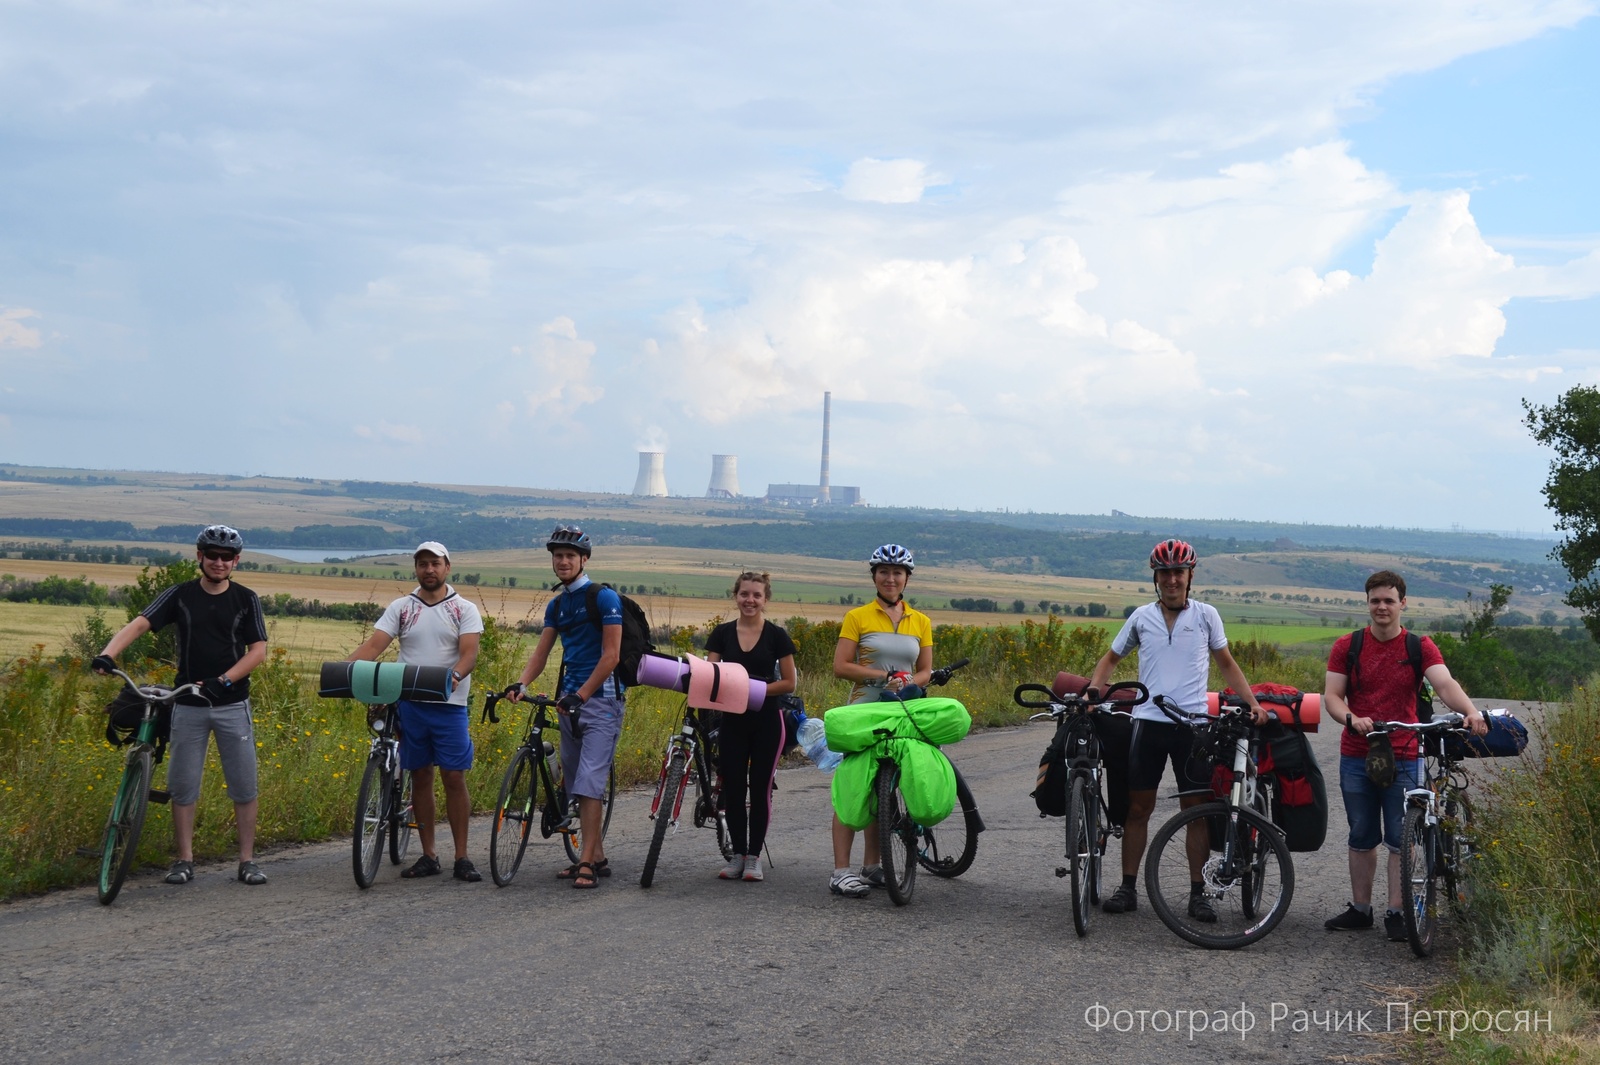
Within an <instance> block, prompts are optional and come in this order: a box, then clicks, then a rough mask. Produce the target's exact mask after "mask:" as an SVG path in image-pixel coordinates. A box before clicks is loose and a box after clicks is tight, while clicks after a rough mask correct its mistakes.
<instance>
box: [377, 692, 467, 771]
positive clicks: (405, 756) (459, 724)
mask: <svg viewBox="0 0 1600 1065" xmlns="http://www.w3.org/2000/svg"><path fill="white" fill-rule="evenodd" d="M395 706H396V707H398V708H399V711H400V768H401V769H405V770H408V771H409V770H412V769H421V768H423V767H424V766H430V765H436V766H438V767H439V768H440V769H449V770H457V769H460V770H467V769H471V768H472V735H471V734H470V733H469V732H468V731H467V716H468V715H467V708H466V707H465V706H458V705H456V704H455V703H413V702H408V701H406V700H404V699H402V700H400V701H399V702H398V703H396V704H395Z"/></svg>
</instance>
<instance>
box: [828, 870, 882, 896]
mask: <svg viewBox="0 0 1600 1065" xmlns="http://www.w3.org/2000/svg"><path fill="white" fill-rule="evenodd" d="M828 890H829V891H831V892H833V893H834V894H835V895H843V896H844V897H845V898H847V899H864V898H866V897H867V896H868V895H870V894H872V887H871V886H870V885H869V884H868V883H867V882H866V881H865V880H863V879H861V878H860V877H859V876H857V875H856V874H855V872H853V871H852V870H849V869H846V870H845V871H844V872H842V873H834V874H833V876H831V877H829V878H828Z"/></svg>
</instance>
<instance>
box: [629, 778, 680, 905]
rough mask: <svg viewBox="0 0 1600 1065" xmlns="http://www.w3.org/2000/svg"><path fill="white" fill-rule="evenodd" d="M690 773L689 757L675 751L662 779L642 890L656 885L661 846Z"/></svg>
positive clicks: (640, 879) (641, 876)
mask: <svg viewBox="0 0 1600 1065" xmlns="http://www.w3.org/2000/svg"><path fill="white" fill-rule="evenodd" d="M688 771H689V759H688V757H687V756H686V755H685V754H684V753H683V752H682V751H673V752H672V757H671V758H670V759H668V761H667V767H666V770H665V772H664V775H663V776H662V778H661V788H660V793H661V801H660V802H658V803H657V804H656V819H655V826H654V828H652V829H651V832H650V849H649V850H648V851H647V852H645V856H644V870H643V872H641V873H640V874H639V886H640V887H642V888H647V887H649V886H650V885H651V884H653V883H655V879H656V862H658V861H660V859H661V845H662V844H663V843H665V842H666V840H667V828H668V827H669V826H671V824H672V810H673V808H674V807H675V806H676V805H677V803H678V793H679V792H680V791H682V790H683V786H684V779H683V778H684V776H685V774H687V773H688Z"/></svg>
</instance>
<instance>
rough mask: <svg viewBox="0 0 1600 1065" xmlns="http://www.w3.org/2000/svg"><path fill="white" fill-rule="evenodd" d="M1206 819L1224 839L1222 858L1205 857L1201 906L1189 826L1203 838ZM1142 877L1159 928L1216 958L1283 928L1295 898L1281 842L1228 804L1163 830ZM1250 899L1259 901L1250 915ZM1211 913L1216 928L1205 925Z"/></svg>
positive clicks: (1182, 817) (1204, 807)
mask: <svg viewBox="0 0 1600 1065" xmlns="http://www.w3.org/2000/svg"><path fill="white" fill-rule="evenodd" d="M1208 817H1217V818H1219V819H1220V822H1221V824H1222V826H1223V831H1224V833H1225V837H1226V838H1224V840H1223V848H1222V850H1221V851H1220V852H1219V851H1213V850H1209V849H1207V851H1206V854H1205V859H1204V862H1203V864H1202V866H1201V875H1200V883H1201V892H1202V894H1201V895H1200V896H1199V897H1198V898H1196V897H1194V896H1193V895H1192V893H1191V883H1192V881H1191V874H1190V871H1189V855H1188V849H1187V841H1188V835H1189V826H1190V825H1194V824H1197V823H1198V825H1199V826H1200V827H1201V829H1202V830H1204V828H1205V825H1206V820H1205V819H1206V818H1208ZM1258 855H1259V857H1257V856H1258ZM1247 870H1249V874H1248V876H1247V873H1246V871H1247ZM1144 876H1145V890H1146V892H1147V893H1148V894H1149V896H1150V904H1151V906H1152V907H1153V908H1154V909H1155V911H1156V916H1157V917H1160V918H1161V923H1162V924H1165V925H1166V926H1167V927H1168V928H1170V929H1172V931H1173V932H1175V933H1177V934H1178V935H1179V936H1180V937H1182V938H1183V939H1186V940H1188V941H1189V942H1190V943H1193V944H1195V945H1196V946H1201V947H1207V948H1210V949H1213V950H1233V949H1236V948H1238V947H1243V946H1248V945H1249V944H1251V943H1254V942H1255V941H1256V940H1258V939H1260V938H1262V937H1263V936H1265V935H1266V934H1267V933H1268V932H1271V931H1272V930H1273V929H1274V928H1276V927H1277V926H1278V922H1280V921H1282V920H1283V917H1284V914H1286V913H1288V912H1289V901H1290V900H1291V899H1292V898H1293V897H1294V862H1293V860H1292V859H1291V858H1290V856H1289V847H1288V845H1287V844H1285V843H1284V841H1283V837H1282V836H1280V835H1279V834H1278V833H1277V831H1276V830H1275V829H1274V828H1273V827H1272V824H1271V822H1269V821H1266V820H1263V819H1262V817H1261V815H1260V814H1258V813H1256V812H1255V811H1254V810H1249V809H1241V810H1235V809H1234V808H1233V807H1231V806H1230V805H1229V804H1228V803H1226V802H1207V803H1201V804H1200V805H1198V806H1191V807H1189V808H1188V809H1187V810H1180V811H1179V812H1178V813H1177V814H1176V815H1174V816H1173V817H1172V819H1171V820H1169V821H1167V823H1166V824H1164V825H1162V826H1161V828H1160V830H1159V831H1157V832H1156V835H1155V839H1153V840H1152V841H1151V843H1150V853H1149V854H1148V855H1147V856H1146V858H1145V865H1144ZM1247 879H1248V880H1249V882H1250V883H1249V891H1248V892H1247V891H1246V890H1245V885H1246V880H1247ZM1247 894H1248V895H1249V896H1250V897H1251V898H1252V899H1253V900H1254V905H1252V906H1250V907H1249V911H1250V912H1247V907H1246V905H1245V896H1246V895H1247ZM1207 909H1209V910H1210V912H1211V914H1212V916H1213V918H1214V919H1213V920H1206V919H1205V917H1204V914H1205V912H1206V910H1207ZM1196 913H1199V914H1200V916H1196Z"/></svg>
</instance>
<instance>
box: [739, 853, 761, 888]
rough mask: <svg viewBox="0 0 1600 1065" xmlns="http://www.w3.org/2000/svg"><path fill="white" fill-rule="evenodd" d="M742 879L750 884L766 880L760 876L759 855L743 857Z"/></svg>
mask: <svg viewBox="0 0 1600 1065" xmlns="http://www.w3.org/2000/svg"><path fill="white" fill-rule="evenodd" d="M744 878H745V879H746V880H748V881H750V882H751V883H755V882H757V881H760V880H765V879H766V876H764V875H763V874H762V872H761V855H759V854H747V855H745V857H744Z"/></svg>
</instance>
